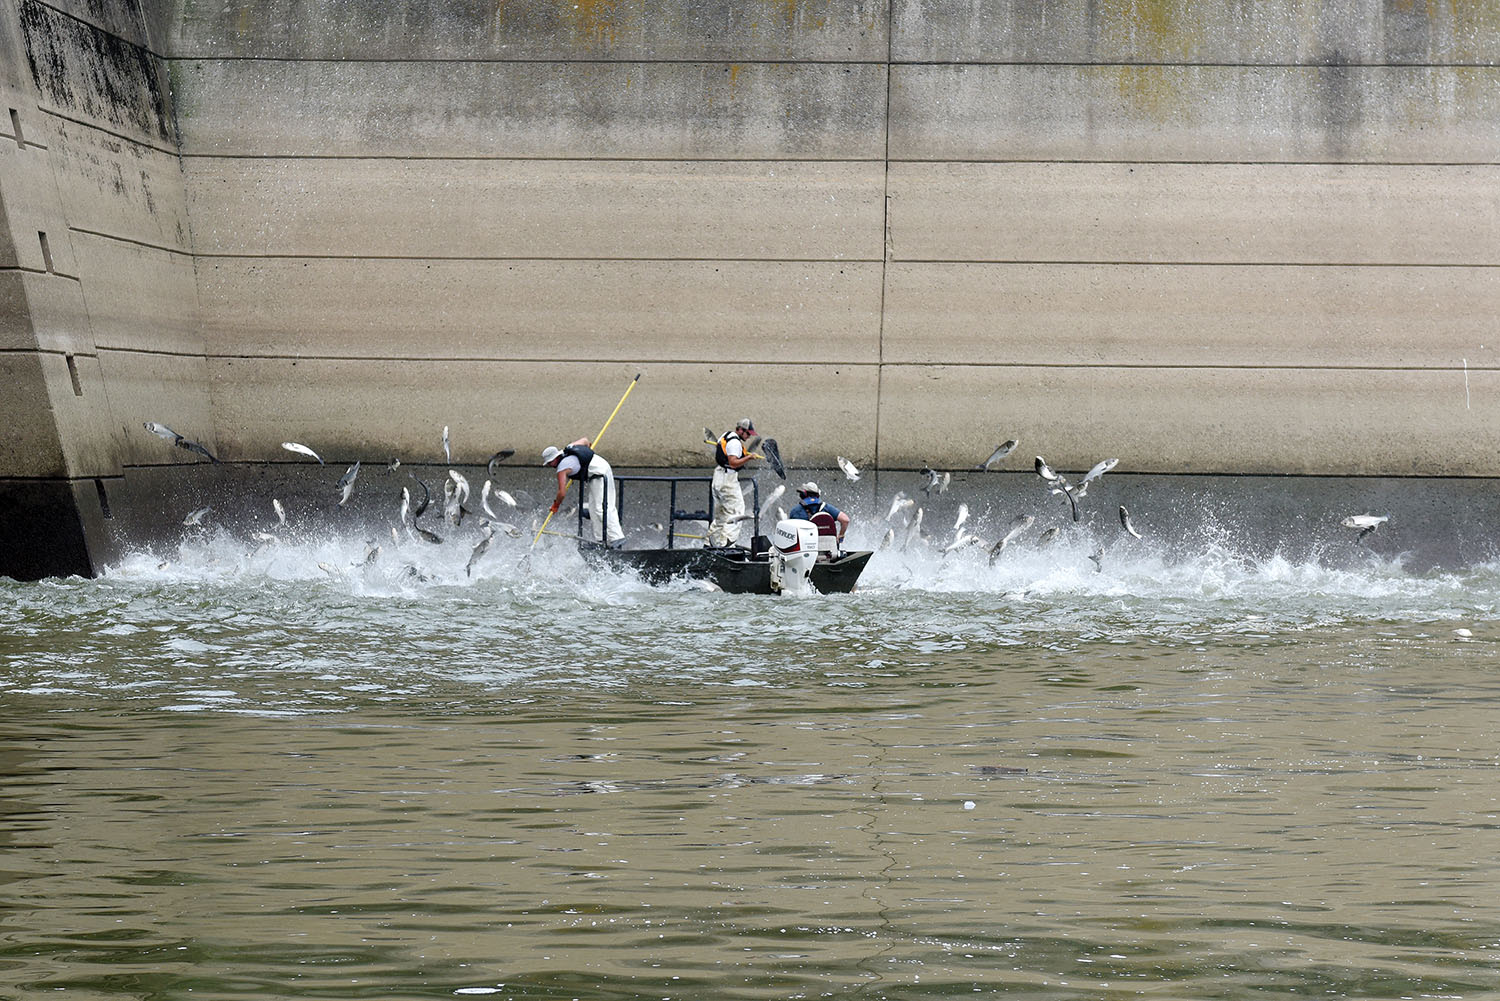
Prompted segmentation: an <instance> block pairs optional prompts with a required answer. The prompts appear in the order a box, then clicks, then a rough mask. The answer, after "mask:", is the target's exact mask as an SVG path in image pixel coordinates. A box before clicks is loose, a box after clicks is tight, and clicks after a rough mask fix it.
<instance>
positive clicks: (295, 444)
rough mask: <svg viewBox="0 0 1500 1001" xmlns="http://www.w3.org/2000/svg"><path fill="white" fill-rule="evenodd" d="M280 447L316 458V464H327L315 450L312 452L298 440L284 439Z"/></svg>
mask: <svg viewBox="0 0 1500 1001" xmlns="http://www.w3.org/2000/svg"><path fill="white" fill-rule="evenodd" d="M281 447H282V448H284V449H286V450H287V451H288V452H300V453H301V454H303V455H310V456H312V457H313V458H314V459H317V460H318V465H320V466H323V465H327V463H325V462H324V461H323V457H322V456H321V455H319V454H318V453H317V452H314V451H313V450H312V449H310V448H308V447H307V446H306V445H304V444H302V443H301V442H300V441H284V442H282V443H281Z"/></svg>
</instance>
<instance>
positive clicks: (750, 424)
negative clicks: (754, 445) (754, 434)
mask: <svg viewBox="0 0 1500 1001" xmlns="http://www.w3.org/2000/svg"><path fill="white" fill-rule="evenodd" d="M734 426H735V428H737V429H738V430H740V431H754V430H755V422H754V421H752V420H751V419H750V418H748V417H741V418H740V419H739V420H737V421H735V422H734Z"/></svg>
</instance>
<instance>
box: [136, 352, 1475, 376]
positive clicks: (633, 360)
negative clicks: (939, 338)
mask: <svg viewBox="0 0 1500 1001" xmlns="http://www.w3.org/2000/svg"><path fill="white" fill-rule="evenodd" d="M119 350H121V351H131V350H139V353H141V354H170V353H171V352H166V351H148V350H143V349H131V348H120V349H119ZM186 357H189V358H198V357H202V358H204V359H205V360H207V361H314V362H322V361H336V362H350V361H376V362H392V361H399V362H421V363H423V364H426V363H429V362H435V363H438V364H448V363H454V364H460V363H461V364H465V365H467V364H483V365H600V364H605V365H623V364H627V363H628V364H631V365H720V366H723V365H760V364H762V363H761V362H756V361H749V360H746V361H713V362H701V361H684V360H683V359H681V358H639V357H636V356H630V357H621V358H577V357H571V358H493V357H481V356H477V355H473V356H466V355H451V356H439V355H311V354H296V355H284V354H263V355H261V354H239V355H228V354H207V355H196V354H189V355H186ZM776 364H777V365H778V366H785V367H787V368H877V367H878V366H879V365H880V363H879V362H873V361H780V360H778V361H777V362H776ZM886 364H890V363H889V362H886ZM953 367H960V366H953ZM1043 367H1045V366H1043ZM1470 371H1476V370H1475V369H1472V368H1471V369H1470Z"/></svg>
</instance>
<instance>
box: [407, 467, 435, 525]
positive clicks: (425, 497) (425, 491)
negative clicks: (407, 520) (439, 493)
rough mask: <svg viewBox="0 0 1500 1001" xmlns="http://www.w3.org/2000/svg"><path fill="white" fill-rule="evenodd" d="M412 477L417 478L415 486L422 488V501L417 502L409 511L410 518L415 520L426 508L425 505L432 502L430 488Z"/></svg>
mask: <svg viewBox="0 0 1500 1001" xmlns="http://www.w3.org/2000/svg"><path fill="white" fill-rule="evenodd" d="M412 479H414V480H417V486H419V487H421V488H422V503H420V504H418V505H417V509H416V510H415V511H413V512H412V513H411V520H412V521H414V522H415V521H416V520H417V519H418V518H420V517H422V513H423V512H424V511H426V510H427V505H428V504H431V503H432V490H431V489H430V488H429V487H428V486H427V484H426V483H423V482H422V481H421V480H418V479H417V478H416V477H415V476H413V477H412Z"/></svg>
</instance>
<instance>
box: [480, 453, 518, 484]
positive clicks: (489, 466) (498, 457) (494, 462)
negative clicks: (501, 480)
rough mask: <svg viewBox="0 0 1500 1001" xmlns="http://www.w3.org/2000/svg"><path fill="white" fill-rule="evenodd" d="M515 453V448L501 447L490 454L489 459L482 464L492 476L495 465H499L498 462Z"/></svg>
mask: <svg viewBox="0 0 1500 1001" xmlns="http://www.w3.org/2000/svg"><path fill="white" fill-rule="evenodd" d="M515 454H516V450H515V449H513V448H502V449H501V450H500V451H498V452H496V453H495V454H494V455H492V456H490V461H489V462H486V463H485V464H484V465H485V468H486V469H487V470H489V474H490V476H491V477H493V476H494V475H495V467H496V466H498V465H500V463H502V462H504V461H505V460H506V459H509V458H510V457H511V456H513V455H515Z"/></svg>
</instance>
